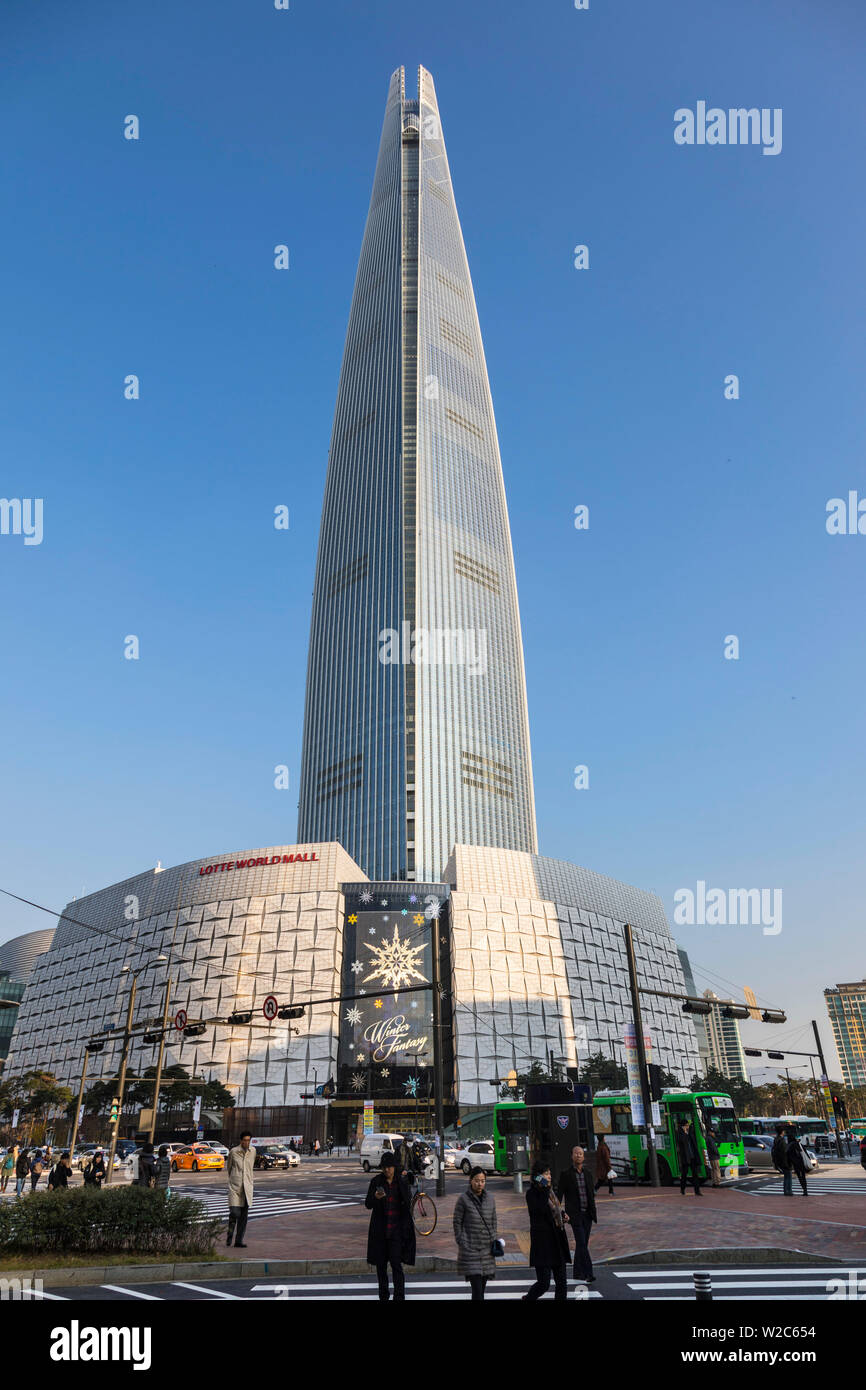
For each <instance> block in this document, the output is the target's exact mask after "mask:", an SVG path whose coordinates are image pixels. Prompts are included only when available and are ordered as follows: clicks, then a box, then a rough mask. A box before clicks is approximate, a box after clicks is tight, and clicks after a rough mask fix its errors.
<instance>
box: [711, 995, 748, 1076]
mask: <svg viewBox="0 0 866 1390" xmlns="http://www.w3.org/2000/svg"><path fill="white" fill-rule="evenodd" d="M718 997H719V996H718V995H717V994H714V993H713V991H712V990H711V989H705V990H704V998H705V999H718ZM704 1026H705V1028H706V1036H707V1046H708V1048H709V1061H710V1066H711V1067H715V1069H716V1071H720V1072H721V1073H722V1076H727V1077H729V1078H730V1080H731V1081H745V1080H746V1079H747V1078H746V1055H745V1053H744V1052H743V1044H742V1042H741V1041H740V1025H739V1023H738V1022H737V1020H736V1019H735V1018H724V1017H723V1016H722V1011H721V1009H710V1012H709V1013H708V1014H707V1016H706V1022H705V1025H704Z"/></svg>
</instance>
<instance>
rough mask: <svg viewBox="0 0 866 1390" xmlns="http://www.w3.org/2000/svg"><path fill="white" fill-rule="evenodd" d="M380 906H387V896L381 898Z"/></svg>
mask: <svg viewBox="0 0 866 1390" xmlns="http://www.w3.org/2000/svg"><path fill="white" fill-rule="evenodd" d="M382 906H383V907H387V906H388V899H387V898H383V899H382Z"/></svg>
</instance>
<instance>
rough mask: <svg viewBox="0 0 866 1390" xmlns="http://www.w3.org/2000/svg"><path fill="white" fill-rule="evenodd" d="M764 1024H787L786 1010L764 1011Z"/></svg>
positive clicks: (762, 1017) (762, 1019)
mask: <svg viewBox="0 0 866 1390" xmlns="http://www.w3.org/2000/svg"><path fill="white" fill-rule="evenodd" d="M761 1021H762V1023H787V1022H788V1015H787V1014H786V1013H785V1011H784V1009H764V1011H763V1013H762V1014H761Z"/></svg>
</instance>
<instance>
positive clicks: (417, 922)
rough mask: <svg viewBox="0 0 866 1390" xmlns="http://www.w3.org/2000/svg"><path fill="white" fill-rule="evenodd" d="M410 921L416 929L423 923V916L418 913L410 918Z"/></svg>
mask: <svg viewBox="0 0 866 1390" xmlns="http://www.w3.org/2000/svg"><path fill="white" fill-rule="evenodd" d="M412 921H413V922H414V923H415V926H416V927H420V926H421V925H422V923H423V921H424V917H423V914H422V913H420V912H416V913H415V916H414V917H413V918H412Z"/></svg>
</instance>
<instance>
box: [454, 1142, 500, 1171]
mask: <svg viewBox="0 0 866 1390" xmlns="http://www.w3.org/2000/svg"><path fill="white" fill-rule="evenodd" d="M459 1166H460V1168H461V1169H462V1170H463V1172H464V1173H465V1174H466V1175H467V1177H468V1175H469V1174H470V1173H471V1172H472V1169H473V1168H483V1169H484V1171H485V1172H487V1173H492V1172H494V1171H495V1167H496V1165H495V1150H494V1148H493V1140H492V1139H479V1140H477V1141H476V1142H475V1143H473V1144H469V1145H468V1146H467V1148H466V1149H464V1151H463V1155H462V1157H461V1159H460V1164H459Z"/></svg>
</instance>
